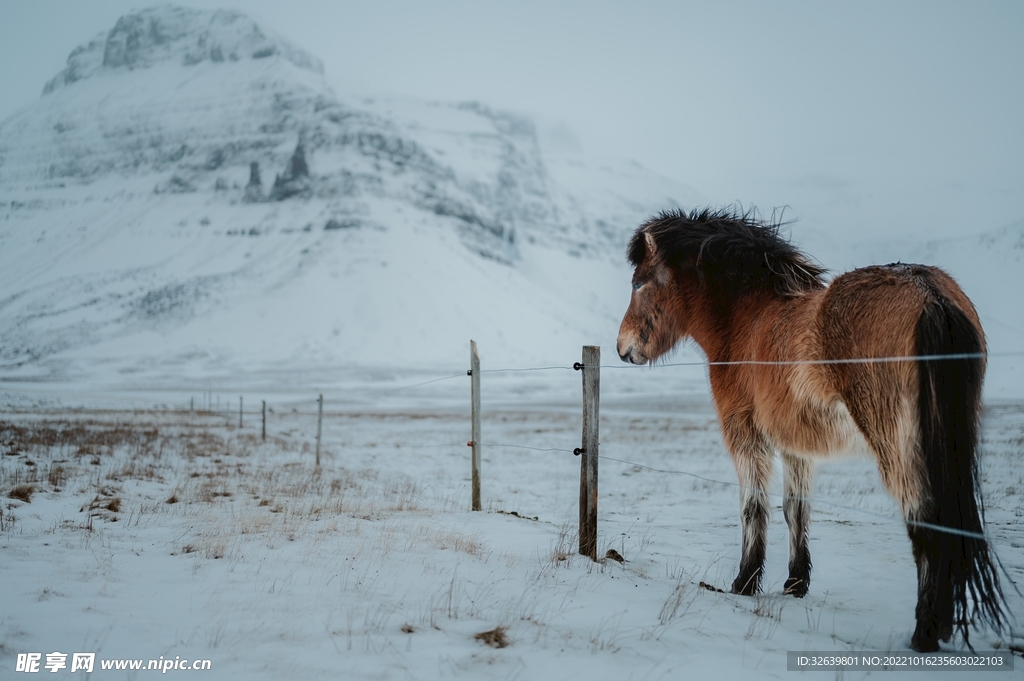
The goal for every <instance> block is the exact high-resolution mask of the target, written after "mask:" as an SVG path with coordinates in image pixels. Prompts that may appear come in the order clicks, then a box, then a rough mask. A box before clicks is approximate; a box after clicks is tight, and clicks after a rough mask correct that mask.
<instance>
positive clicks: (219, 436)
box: [0, 367, 1024, 680]
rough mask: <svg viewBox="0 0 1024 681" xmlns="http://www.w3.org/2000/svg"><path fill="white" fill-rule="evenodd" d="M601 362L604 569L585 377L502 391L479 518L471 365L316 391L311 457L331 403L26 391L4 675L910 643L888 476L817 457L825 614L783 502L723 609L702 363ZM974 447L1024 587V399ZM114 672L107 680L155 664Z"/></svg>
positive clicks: (4, 550) (750, 660) (722, 554)
mask: <svg viewBox="0 0 1024 681" xmlns="http://www.w3.org/2000/svg"><path fill="white" fill-rule="evenodd" d="M602 373H603V375H602V388H603V394H602V397H603V400H602V404H601V453H602V455H603V456H605V457H607V458H606V459H605V460H603V461H601V464H600V469H601V470H600V502H599V504H600V505H599V508H600V520H599V527H598V529H599V553H600V555H602V556H603V555H605V553H606V551H607V550H609V549H614V550H615V551H617V552H618V553H619V554H621V556H622V557H624V558H625V563H619V562H616V561H614V560H605V561H603V562H600V563H594V562H591V561H590V560H589V559H587V558H584V557H582V556H579V555H577V552H576V549H577V537H576V534H575V532H576V524H577V513H578V491H579V459H578V458H576V457H574V456H573V455H572V454H571V452H570V451H566V450H571V449H572V448H573V447H577V446H579V439H580V428H581V420H582V419H581V414H580V376H579V374H578V373H576V372H573V371H571V370H564V369H552V370H549V371H541V372H523V373H509V374H497V373H495V374H487V375H485V376H484V378H483V407H484V411H483V435H482V439H483V442H484V443H485V444H484V449H483V462H482V478H483V505H484V512H476V513H474V512H470V511H469V506H470V503H469V499H470V489H469V488H470V485H469V472H470V468H469V448H468V447H467V446H466V441H467V440H468V439H469V437H470V419H469V408H468V404H469V399H468V398H469V395H468V392H469V385H468V379H466V378H464V377H463V378H451V379H449V380H444V381H439V382H437V383H430V384H427V385H420V386H418V387H414V388H408V389H400V387H401V386H403V385H411V384H416V383H419V382H421V381H424V380H429V379H430V378H431V377H430V376H414V375H412V374H410V375H409V376H407V377H406V379H407V380H404V381H402V380H395V381H392V382H391V383H387V382H382V381H376V382H373V381H370V380H367V382H366V383H365V384H363V385H362V386H361V387H360V388H358V389H349V390H347V391H344V390H342V388H341V387H339V388H338V389H337V390H335V391H333V393H332V392H329V391H325V392H326V395H325V408H324V421H323V438H322V453H321V456H322V466H321V467H320V469H319V470H318V469H317V468H316V467H315V465H314V451H315V438H316V420H317V418H316V395H311V394H300V393H278V394H273V395H265V396H264V397H263V398H260V396H259V395H256V394H251V393H248V394H246V395H245V403H244V407H245V411H246V413H245V414H244V421H243V425H242V427H241V428H239V426H238V418H239V416H238V396H239V394H240V393H241V392H242V391H240V390H236V391H235V392H234V393H233V394H230V393H227V392H222V393H217V394H214V393H209V396H207V394H206V393H203V392H200V391H196V392H193V393H191V394H190V393H188V392H186V391H181V392H175V393H156V392H153V393H147V394H142V393H121V394H118V395H107V396H105V397H104V398H102V399H101V398H100V396H97V395H87V394H85V393H82V392H79V393H73V392H68V391H57V390H56V389H55V387H54V386H31V385H19V386H12V385H8V387H7V388H5V390H6V392H4V393H2V394H0V404H3V405H4V407H3V412H2V413H0V445H2V456H0V492H2V494H3V498H2V503H0V510H2V516H0V581H2V587H0V588H2V592H3V599H2V600H3V608H2V609H0V678H11V677H20V676H21V675H20V674H14V673H12V670H13V669H14V668H15V660H16V657H17V655H18V654H19V653H29V652H39V653H43V664H45V661H46V657H45V655H46V654H47V653H51V652H55V651H57V652H64V653H73V652H95V653H97V658H96V659H97V660H102V659H107V660H109V659H119V658H123V659H142V660H145V661H148V660H150V659H158V658H161V657H162V658H163V659H164V660H174V659H183V660H209V661H210V663H211V671H210V672H205V673H204V677H205V678H218V679H222V678H223V679H235V678H237V679H251V678H267V679H277V678H327V677H333V678H345V679H448V678H461V679H531V678H533V679H595V678H599V679H623V680H626V679H636V680H640V679H650V680H654V679H678V678H683V676H684V674H685V676H686V677H687V678H718V679H748V678H780V677H792V676H793V675H794V674H796V673H795V672H787V670H786V664H787V659H786V652H787V651H838V652H846V651H878V650H881V651H886V650H892V651H900V650H906V649H907V647H908V644H909V637H910V634H911V632H912V629H913V624H914V620H913V612H914V605H915V601H916V598H915V590H916V578H915V572H914V566H913V560H912V557H911V553H910V546H909V542H908V540H907V538H906V533H905V531H904V529H903V526H902V525H901V523H900V522H898V521H897V520H896V518H897V514H896V510H895V504H894V503H893V502H892V501H891V499H890V498H889V497H888V496H887V495H886V493H885V492H884V490H883V489H882V487H881V484H880V481H879V478H878V474H877V472H876V471H875V469H874V467H873V465H872V464H871V463H870V462H868V461H864V460H857V459H852V460H846V461H842V462H839V463H833V464H829V465H826V466H822V467H821V468H820V469H819V474H818V476H817V482H816V486H815V497H816V499H818V500H819V501H818V502H816V503H815V508H814V515H813V522H812V527H811V553H812V556H813V560H814V573H813V578H812V584H811V591H810V593H809V594H808V596H807V597H806V598H804V599H802V600H797V599H794V598H792V597H788V596H783V595H782V593H781V591H782V584H783V581H784V580H785V577H786V564H787V533H786V528H785V523H784V521H783V518H782V513H781V508H780V504H781V500H780V498H779V497H778V496H776V504H775V511H774V513H773V518H772V525H771V528H770V534H769V541H770V543H769V549H768V564H767V574H766V580H765V583H766V589H765V593H764V595H762V596H758V597H755V598H749V597H740V596H735V595H732V594H728V593H722V592H720V591H718V589H728V587H729V585H730V584H731V581H732V578H733V577H734V576H735V571H736V569H737V564H738V559H739V527H738V522H739V518H738V503H737V490H736V488H735V486H734V482H735V474H734V473H733V470H732V464H731V462H730V460H729V457H728V455H727V454H726V452H725V450H724V448H723V445H722V442H721V438H720V435H719V429H718V425H717V422H716V420H715V416H714V413H713V409H712V406H711V404H710V402H709V400H708V398H707V397H706V392H705V390H706V388H705V387H704V386H705V383H704V380H705V379H704V377H703V376H702V370H701V369H700V368H686V367H680V368H671V367H663V368H659V369H656V370H654V371H650V370H623V371H615V370H612V369H607V370H605V371H604V372H602ZM392 384H393V385H392ZM673 388H678V389H673ZM261 399H266V400H267V403H268V407H269V409H270V412H269V413H268V418H267V436H266V441H265V442H264V441H263V440H262V438H261V433H260V428H261V422H260V415H259V409H260V406H261V405H260V402H261ZM190 400H191V401H192V403H193V404H194V405H195V411H190V410H189V404H190ZM207 402H212V406H213V407H216V410H207V409H206V406H207ZM510 445H516V446H515V447H513V446H510ZM983 447H984V458H983V473H984V491H985V495H986V496H985V499H986V508H987V514H988V515H987V517H988V529H989V531H990V533H991V536H992V538H993V541H994V544H995V547H996V549H997V551H998V554H999V556H1000V558H1001V559H1002V561H1003V564H1004V565H1005V567H1006V569H1007V571H1008V573H1009V575H1011V576H1012V577H1013V579H1014V580H1016V582H1017V583H1018V584H1024V470H1022V468H1021V465H1020V456H1021V450H1022V447H1024V403H1021V402H1010V401H1005V402H998V403H996V402H990V403H989V404H988V405H987V407H986V411H985V422H984V443H983ZM530 448H535V449H530ZM539 450H554V451H539ZM625 461H628V462H631V463H622V462H625ZM668 471H672V472H668ZM780 489H781V484H780V483H779V480H778V479H777V480H776V485H775V491H776V492H779V491H780ZM18 497H20V498H18ZM826 502H828V503H826ZM1003 579H1004V583H1005V581H1006V577H1005V575H1004V577H1003ZM1008 597H1009V599H1010V608H1011V611H1013V612H1015V613H1017V614H1018V615H1019V614H1020V613H1022V612H1024V607H1021V606H1022V605H1024V598H1022V597H1021V596H1020V595H1019V594H1016V593H1013V592H1012V589H1008ZM1018 629H1019V624H1018ZM972 642H973V643H974V645H975V647H976V648H977V649H978V650H979V651H982V650H991V649H993V648H1001V649H1003V650H1006V648H1007V647H1010V648H1013V649H1016V650H1017V651H1018V653H1017V656H1016V657H1015V660H1016V671H1013V672H994V673H991V674H983V675H982V676H981V678H993V679H994V678H1021V674H1022V672H1021V670H1022V669H1024V660H1022V659H1020V653H1019V651H1020V650H1021V649H1022V648H1021V646H1024V639H1021V638H1012V637H1007V638H1006V639H1004V640H1002V641H1001V640H999V639H998V638H997V637H995V636H994V635H992V634H989V633H986V632H974V633H973V635H972ZM951 649H953V650H957V649H960V648H951ZM96 664H97V669H96V670H95V672H94V674H95V676H96V677H97V678H146V677H147V676H152V675H153V674H155V672H153V671H142V672H131V671H101V670H100V669H99V668H98V667H99V662H97V663H96ZM68 666H69V668H68V669H63V670H61V672H60V674H59V675H57V676H55V677H54V678H62V677H63V676H65V675H70V674H71V672H70V657H69V658H68ZM43 671H44V672H45V669H44V670H43ZM168 673H169V674H170V675H171V676H174V675H177V674H183V673H186V672H181V671H174V670H172V671H170V672H168ZM887 675H888V674H887V673H878V672H875V673H869V672H846V673H845V674H837V673H835V672H827V673H825V672H817V673H805V675H804V676H806V678H829V679H831V678H846V679H851V678H866V677H868V676H871V677H872V678H877V677H879V676H882V677H885V676H887ZM47 676H49V674H48V673H47ZM73 676H76V677H77V676H80V677H81V678H87V675H86V674H84V673H83V672H75V674H74V675H73ZM977 676H978V673H977V672H974V673H971V672H964V671H949V672H944V673H943V674H942V678H949V679H956V678H975V677H977ZM801 678H803V677H801ZM897 678H899V677H897Z"/></svg>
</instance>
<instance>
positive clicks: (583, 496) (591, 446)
mask: <svg viewBox="0 0 1024 681" xmlns="http://www.w3.org/2000/svg"><path fill="white" fill-rule="evenodd" d="M1021 355H1024V352H1006V353H987V354H981V353H970V354H949V355H922V356H898V357H877V358H853V359H835V360H806V361H758V360H743V361H729V362H699V361H696V362H675V363H664V364H661V365H659V366H663V367H707V366H739V365H758V366H770V365H775V366H779V365H781V366H791V365H796V364H814V365H825V364H852V363H892V362H905V361H948V360H958V359H960V360H962V359H979V358H983V357H1007V356H1021ZM640 368H641V367H635V366H628V365H611V366H608V365H602V364H601V350H600V347H598V346H584V347H583V354H582V361H580V362H574V363H573V365H572V366H544V367H521V368H508V369H481V366H480V357H479V353H478V349H477V344H476V342H475V341H472V340H471V341H470V368H469V370H468V371H466V372H465V373H457V374H451V375H446V376H441V377H438V378H433V379H430V380H427V381H422V382H419V383H415V384H411V385H405V386H399V387H397V388H386V389H383V390H384V391H385V392H393V391H399V390H411V389H415V388H421V387H423V386H427V385H432V384H436V383H440V382H446V381H451V380H455V379H459V378H463V377H465V376H469V377H470V433H471V437H470V440H469V441H468V442H467V443H466V445H467V446H468V447H470V470H471V495H470V496H471V506H470V507H471V510H473V511H479V510H481V509H482V500H481V476H482V471H481V457H482V451H483V448H484V447H485V446H491V447H496V448H513V449H526V450H533V451H538V452H559V453H571V454H574V455H576V456H579V457H580V494H579V553H580V554H582V555H585V556H588V557H590V558H591V559H593V560H597V543H598V542H597V518H598V468H599V462H600V461H601V460H602V459H604V460H606V461H611V462H615V463H620V464H625V465H629V466H634V467H637V468H641V469H646V470H650V471H654V472H657V473H662V474H668V475H685V476H689V477H691V478H694V479H697V480H701V481H703V482H707V483H711V484H715V485H722V486H729V487H738V488H741V489H742V487H743V486H742V485H741V484H740V483H738V482H736V481H725V480H717V479H713V478H709V477H706V476H702V475H698V474H696V473H693V472H690V471H685V470H669V469H662V468H655V467H652V466H647V465H644V464H640V463H636V462H633V461H627V460H624V459H619V458H613V457H608V456H603V455H601V454H600V432H599V426H600V396H601V383H600V376H601V369H625V370H629V369H633V370H637V369H640ZM568 370H575V371H578V372H580V373H581V374H582V416H583V430H582V434H581V440H580V446H579V447H575V448H573V449H568V448H560V447H546V448H540V447H531V446H526V445H522V444H506V443H497V442H493V443H489V442H487V441H486V440H484V439H482V435H481V430H482V427H481V425H482V424H481V391H480V388H481V378H482V375H483V374H486V373H491V374H497V373H513V372H515V373H521V372H542V371H568ZM238 400H239V401H238V423H239V427H242V424H243V416H244V414H245V412H244V409H243V398H242V397H241V396H240V397H239V398H238ZM202 403H203V404H205V405H207V409H208V410H211V411H212V410H215V409H218V408H219V407H220V398H219V397H218V396H215V395H213V394H212V393H211V392H205V393H204V394H203V397H202ZM226 404H227V403H226V402H225V405H226ZM194 407H195V399H194V398H192V399H191V400H190V409H194ZM323 407H324V397H323V394H320V395H319V396H318V398H317V427H316V455H315V456H316V466H317V467H319V466H320V465H321V461H320V452H321V440H322V432H323V431H322V426H323V417H324V410H323ZM256 413H259V414H260V416H261V435H262V438H263V439H264V440H266V432H267V403H266V401H263V402H262V407H261V410H260V411H259V412H256ZM425 446H434V447H437V446H443V447H449V446H455V445H454V443H446V444H437V445H425ZM774 496H781V497H783V498H786V497H785V496H783V495H778V494H775V495H774ZM792 498H800V499H802V500H805V501H808V502H811V503H813V504H825V505H829V506H831V507H833V508H837V509H842V510H847V511H852V512H856V513H861V514H865V515H869V516H873V517H876V518H881V519H884V520H887V521H895V522H899V523H901V524H902V523H906V524H910V525H915V526H921V527H925V528H928V529H932V530H936V531H940V532H947V533H951V534H958V535H962V536H967V537H974V538H980V539H986V540H987V539H988V537H987V534H979V533H973V532H967V531H964V530H960V529H956V528H950V527H942V526H938V525H933V524H930V523H924V522H919V521H912V520H905V519H897V518H893V517H892V516H889V515H884V514H881V513H876V512H874V511H870V510H867V509H862V508H857V507H854V506H847V505H844V504H840V503H837V502H834V501H831V500H828V499H822V498H816V497H792Z"/></svg>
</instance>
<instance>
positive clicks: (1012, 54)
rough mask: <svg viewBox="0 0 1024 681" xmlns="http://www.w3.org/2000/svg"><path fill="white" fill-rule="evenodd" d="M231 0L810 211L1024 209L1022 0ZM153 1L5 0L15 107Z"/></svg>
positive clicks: (375, 62) (878, 215)
mask: <svg viewBox="0 0 1024 681" xmlns="http://www.w3.org/2000/svg"><path fill="white" fill-rule="evenodd" d="M182 4H188V5H191V6H197V7H234V8H237V9H241V10H243V11H247V12H250V13H251V14H253V15H254V16H255V17H256V18H258V19H259V18H262V19H263V20H264V21H265V22H266V23H267V24H269V25H270V26H271V27H272V28H274V29H276V30H278V31H279V32H281V33H282V34H284V35H285V36H286V37H288V38H290V39H291V40H292V41H293V42H295V43H296V44H298V45H300V46H302V47H304V48H305V49H307V50H308V51H310V52H312V53H313V54H315V55H317V56H318V57H320V58H321V59H322V60H323V61H324V64H325V69H326V72H327V77H328V79H329V80H330V82H331V83H332V85H333V86H334V87H335V89H336V90H337V91H339V92H359V93H366V92H370V93H372V92H374V91H376V92H381V93H394V94H401V95H410V96H414V97H417V98H423V99H430V100H480V101H483V102H486V103H488V104H490V105H492V106H495V107H499V108H504V109H509V110H513V111H516V112H519V113H524V114H528V115H531V116H533V117H534V118H535V119H536V120H538V121H539V123H540V126H541V128H542V129H547V128H550V127H554V126H556V125H563V126H567V127H568V128H570V129H571V130H572V131H574V133H575V135H576V136H577V137H578V138H579V140H580V141H581V143H582V146H583V148H584V149H585V150H586V152H587V153H589V154H592V155H597V156H604V157H608V158H611V159H618V158H630V159H635V160H637V161H639V162H640V163H642V164H644V165H646V166H648V167H650V168H652V169H653V170H656V171H658V172H660V173H662V174H665V175H668V176H671V177H673V178H675V179H677V180H680V181H682V182H685V183H687V184H689V185H691V186H692V187H694V188H695V189H697V190H698V191H699V192H701V193H702V194H703V195H704V196H706V197H707V198H708V200H709V201H710V202H713V203H716V204H717V203H725V202H731V201H735V200H739V201H742V202H744V203H751V202H752V203H755V204H756V205H758V206H759V207H761V208H762V209H767V210H770V209H771V208H772V207H775V206H783V205H786V206H789V210H788V212H787V216H788V217H795V218H799V220H800V222H799V227H794V233H795V234H796V233H798V232H799V231H800V230H801V229H819V228H820V229H827V230H834V231H840V232H842V231H849V230H854V233H858V234H859V233H864V234H866V235H872V236H874V235H883V234H884V235H891V234H894V233H898V234H905V235H907V236H911V237H919V236H921V235H923V234H926V233H929V232H930V233H934V234H936V235H953V234H956V233H958V232H963V233H975V232H980V231H986V230H988V229H992V228H996V227H1001V226H1002V225H1003V224H1005V223H1007V222H1009V221H1011V220H1017V219H1020V218H1024V202H1022V201H1021V198H1022V196H1024V2H1021V1H1019V0H1012V1H1008V2H967V1H960V2H940V1H938V0H926V1H921V2H897V1H894V0H887V1H885V2H864V1H862V0H859V1H858V2H842V3H840V2H833V3H826V2H821V1H816V2H732V1H730V2H678V1H677V2H647V3H642V2H615V3H612V2H578V3H570V2H555V1H547V2H532V1H524V0H517V1H516V2H505V3H495V2H480V1H476V2H451V1H443V2H442V1H435V2H429V3H428V2H395V1H380V0H378V1H375V2H361V3H344V2H313V1H302V0H293V1H290V2H287V3H285V2H279V1H277V0H273V1H271V0H265V1H253V2H232V0H224V2H207V1H205V0H193V1H192V2H187V3H182ZM139 6H144V3H138V2H130V1H121V0H90V1H89V2H79V1H76V0H61V1H56V0H43V1H40V2H16V1H14V0H3V1H2V2H0V119H4V118H6V117H7V116H9V115H10V114H11V113H13V112H14V111H16V110H17V109H19V108H21V107H23V106H26V105H28V104H30V103H32V102H33V101H34V100H36V99H38V97H39V96H40V92H41V91H42V87H43V85H44V83H45V82H46V81H47V80H48V79H49V78H51V77H52V76H53V75H54V74H55V73H57V72H58V71H59V70H60V69H61V68H63V66H64V63H65V61H66V59H67V56H68V53H69V52H70V51H71V50H72V49H73V48H74V47H75V46H76V45H79V44H81V43H83V42H86V41H87V40H88V39H89V38H91V37H93V36H94V35H95V34H97V33H98V32H100V31H106V30H109V29H110V28H111V27H113V25H114V23H115V22H116V20H117V18H118V17H119V16H121V15H122V14H124V13H125V12H127V11H128V10H130V9H132V8H134V7H139Z"/></svg>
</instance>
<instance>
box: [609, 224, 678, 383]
mask: <svg viewBox="0 0 1024 681" xmlns="http://www.w3.org/2000/svg"><path fill="white" fill-rule="evenodd" d="M629 259H630V260H631V261H632V263H633V265H634V266H635V269H634V270H633V294H632V297H631V298H630V300H629V308H628V309H627V310H626V315H625V316H624V317H623V318H622V325H621V326H620V327H619V340H618V344H617V350H618V352H619V357H621V358H622V360H623V361H624V362H632V363H633V364H647V363H648V362H653V361H655V360H656V359H658V357H660V356H662V355H664V354H665V353H666V352H668V351H669V350H671V349H672V348H673V346H675V344H676V343H678V342H679V341H680V340H682V339H683V338H684V337H685V336H686V335H687V328H686V319H687V317H688V315H687V314H686V309H685V307H686V296H685V295H683V291H682V290H681V284H682V282H680V281H679V280H678V277H677V272H676V271H674V269H673V268H671V267H670V266H669V265H667V264H666V263H665V261H664V259H663V258H662V256H661V253H659V251H658V247H657V245H656V244H655V240H654V236H653V235H652V234H651V233H650V232H649V231H647V230H646V229H644V228H643V227H641V228H640V229H639V230H637V232H636V234H635V235H634V236H633V240H632V241H631V242H630V246H629Z"/></svg>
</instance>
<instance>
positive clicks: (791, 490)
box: [782, 452, 814, 598]
mask: <svg viewBox="0 0 1024 681" xmlns="http://www.w3.org/2000/svg"><path fill="white" fill-rule="evenodd" d="M782 463H783V467H784V473H783V487H784V494H785V497H784V498H783V501H782V513H783V515H785V517H786V524H787V525H789V579H787V580H786V586H785V592H786V593H788V594H793V595H794V596H796V597H797V598H803V597H804V596H806V595H807V587H808V586H810V584H811V552H810V549H809V548H808V546H807V528H808V526H809V525H810V524H811V501H810V496H811V484H812V482H813V480H814V464H813V462H811V461H810V460H809V459H805V458H802V457H799V456H795V455H793V454H789V453H787V452H783V453H782Z"/></svg>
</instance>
